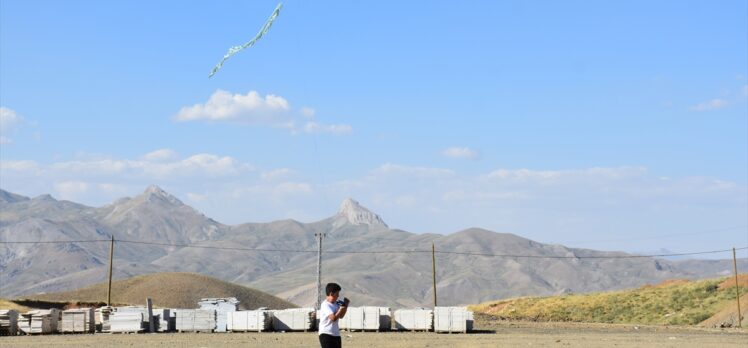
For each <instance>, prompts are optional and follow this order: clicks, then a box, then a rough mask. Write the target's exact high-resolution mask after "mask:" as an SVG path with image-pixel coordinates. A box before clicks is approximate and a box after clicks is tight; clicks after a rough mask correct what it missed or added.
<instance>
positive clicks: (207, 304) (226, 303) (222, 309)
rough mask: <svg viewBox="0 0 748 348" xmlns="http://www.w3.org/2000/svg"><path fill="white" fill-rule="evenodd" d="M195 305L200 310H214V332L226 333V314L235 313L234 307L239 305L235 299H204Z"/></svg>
mask: <svg viewBox="0 0 748 348" xmlns="http://www.w3.org/2000/svg"><path fill="white" fill-rule="evenodd" d="M197 304H198V305H200V309H208V310H214V311H215V312H216V328H215V332H226V320H227V318H228V313H230V312H236V306H237V305H238V304H239V300H237V299H236V298H235V297H227V298H204V299H201V300H200V301H199V302H198V303H197Z"/></svg>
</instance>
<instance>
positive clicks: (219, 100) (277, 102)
mask: <svg viewBox="0 0 748 348" xmlns="http://www.w3.org/2000/svg"><path fill="white" fill-rule="evenodd" d="M315 114H316V111H315V110H314V109H312V108H311V107H308V106H304V107H302V108H300V109H298V110H297V111H293V110H292V108H291V105H290V104H289V102H288V101H287V100H286V99H285V98H283V97H281V96H277V95H272V94H268V95H266V96H265V97H262V96H261V95H260V94H259V93H258V92H257V91H250V92H249V93H247V94H246V95H243V94H232V93H230V92H228V91H224V90H220V89H219V90H216V91H215V92H214V93H213V95H211V96H210V98H209V99H208V101H207V102H205V103H203V104H195V105H192V106H187V107H183V108H182V109H181V110H179V112H178V113H177V114H176V115H175V116H174V118H173V119H174V120H175V121H178V122H186V121H209V122H232V123H237V124H246V125H253V126H266V127H273V128H281V129H286V130H288V131H290V132H291V133H292V134H298V133H302V132H303V133H330V134H349V133H351V132H352V131H353V127H351V126H350V125H347V124H323V123H320V122H317V121H314V118H315ZM299 125H303V126H299Z"/></svg>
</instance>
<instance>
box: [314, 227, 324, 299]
mask: <svg viewBox="0 0 748 348" xmlns="http://www.w3.org/2000/svg"><path fill="white" fill-rule="evenodd" d="M314 236H315V237H317V307H316V308H317V309H319V306H320V304H322V238H323V237H324V236H325V234H324V233H315V234H314Z"/></svg>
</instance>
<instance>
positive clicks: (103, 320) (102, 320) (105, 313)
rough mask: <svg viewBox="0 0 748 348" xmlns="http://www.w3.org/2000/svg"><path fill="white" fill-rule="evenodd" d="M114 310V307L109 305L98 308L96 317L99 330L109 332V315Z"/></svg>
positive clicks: (95, 313) (95, 312)
mask: <svg viewBox="0 0 748 348" xmlns="http://www.w3.org/2000/svg"><path fill="white" fill-rule="evenodd" d="M112 311H114V308H112V307H109V306H106V307H99V308H96V310H95V311H94V316H95V317H96V327H97V330H98V331H100V332H109V330H110V328H111V327H110V324H109V316H110V315H111V314H112Z"/></svg>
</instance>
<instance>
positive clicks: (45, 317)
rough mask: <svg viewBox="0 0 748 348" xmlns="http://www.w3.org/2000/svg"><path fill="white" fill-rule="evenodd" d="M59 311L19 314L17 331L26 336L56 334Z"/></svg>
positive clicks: (43, 310) (47, 310)
mask: <svg viewBox="0 0 748 348" xmlns="http://www.w3.org/2000/svg"><path fill="white" fill-rule="evenodd" d="M59 320H60V310H59V309H55V308H52V309H38V310H31V311H28V312H26V313H25V314H21V318H20V319H19V321H18V329H19V330H20V331H21V332H23V333H25V334H27V335H44V334H51V333H56V332H57V323H58V322H59Z"/></svg>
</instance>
